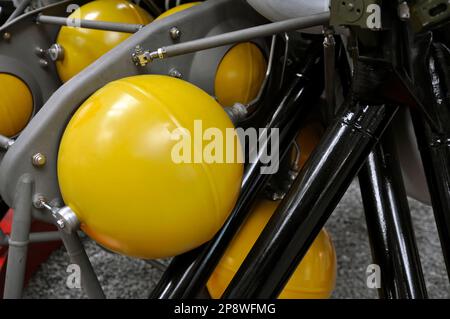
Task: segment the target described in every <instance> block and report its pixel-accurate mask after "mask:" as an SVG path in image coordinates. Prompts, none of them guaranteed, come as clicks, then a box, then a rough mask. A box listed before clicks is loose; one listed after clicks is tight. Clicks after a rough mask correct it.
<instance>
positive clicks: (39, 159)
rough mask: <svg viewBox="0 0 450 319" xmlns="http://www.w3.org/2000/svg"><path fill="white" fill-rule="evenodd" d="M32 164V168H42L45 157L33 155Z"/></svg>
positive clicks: (40, 154)
mask: <svg viewBox="0 0 450 319" xmlns="http://www.w3.org/2000/svg"><path fill="white" fill-rule="evenodd" d="M32 162H33V165H34V166H36V167H42V166H44V165H45V164H46V163H47V157H46V156H45V155H44V154H42V153H37V154H34V155H33V158H32Z"/></svg>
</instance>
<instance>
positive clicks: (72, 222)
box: [55, 206, 80, 234]
mask: <svg viewBox="0 0 450 319" xmlns="http://www.w3.org/2000/svg"><path fill="white" fill-rule="evenodd" d="M55 215H56V216H55V217H56V219H57V221H56V224H57V226H58V227H59V228H60V229H61V230H63V231H64V232H66V233H68V234H71V233H73V232H76V231H77V230H79V229H80V221H79V220H78V218H77V215H75V213H74V211H73V210H72V209H71V208H70V207H67V206H65V207H63V208H61V209H60V210H58V212H57V213H56V214H55Z"/></svg>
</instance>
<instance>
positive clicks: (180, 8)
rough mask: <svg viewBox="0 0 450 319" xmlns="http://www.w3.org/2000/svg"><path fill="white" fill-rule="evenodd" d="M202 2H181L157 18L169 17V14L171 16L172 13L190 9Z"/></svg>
mask: <svg viewBox="0 0 450 319" xmlns="http://www.w3.org/2000/svg"><path fill="white" fill-rule="evenodd" d="M200 3H201V2H200V1H199V2H191V3H185V4H181V5H179V6H176V7H174V8H172V9H169V10H167V11H166V12H164V13H162V14H161V15H160V16H159V17H158V18H156V20H161V19H164V18H167V17H168V16H171V15H173V14H175V13H178V12H181V11H183V10H186V9H189V8H192V7H193V6H196V5H198V4H200ZM156 20H155V21H156Z"/></svg>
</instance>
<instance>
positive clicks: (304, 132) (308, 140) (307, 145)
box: [292, 122, 324, 168]
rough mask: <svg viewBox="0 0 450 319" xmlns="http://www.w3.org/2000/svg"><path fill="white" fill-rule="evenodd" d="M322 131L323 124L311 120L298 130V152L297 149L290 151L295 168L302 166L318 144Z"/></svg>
mask: <svg viewBox="0 0 450 319" xmlns="http://www.w3.org/2000/svg"><path fill="white" fill-rule="evenodd" d="M323 133H324V129H323V126H322V125H321V124H319V123H318V122H311V123H309V124H307V125H306V126H305V127H304V128H303V129H301V130H300V132H299V133H298V135H297V138H296V143H297V146H298V148H299V149H300V154H297V152H298V150H294V151H293V152H292V153H293V158H294V160H293V162H294V166H296V167H297V168H302V167H303V166H304V165H305V163H306V161H307V160H308V158H309V156H310V155H311V153H312V152H313V151H314V149H315V148H316V147H317V145H318V144H319V142H320V139H321V138H322V136H323ZM297 155H298V156H297Z"/></svg>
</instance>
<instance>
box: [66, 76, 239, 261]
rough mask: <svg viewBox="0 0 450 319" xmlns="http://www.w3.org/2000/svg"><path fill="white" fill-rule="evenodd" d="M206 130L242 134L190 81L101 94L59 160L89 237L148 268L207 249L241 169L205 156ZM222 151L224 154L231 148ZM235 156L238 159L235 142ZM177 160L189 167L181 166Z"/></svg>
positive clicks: (110, 88)
mask: <svg viewBox="0 0 450 319" xmlns="http://www.w3.org/2000/svg"><path fill="white" fill-rule="evenodd" d="M200 119H201V123H200V124H199V122H198V121H197V120H200ZM199 125H201V127H200V131H199ZM208 129H212V130H215V131H216V132H218V133H221V134H223V135H225V132H226V131H227V129H228V131H231V132H232V133H234V134H235V131H234V126H233V124H232V122H231V121H230V119H229V118H228V116H227V114H226V113H225V112H224V111H223V109H222V107H221V106H220V105H219V104H218V103H217V102H216V101H215V100H214V99H213V98H212V97H211V96H209V95H208V94H207V93H205V92H204V91H202V90H201V89H199V88H197V87H196V86H194V85H192V84H190V83H188V82H185V81H183V80H179V79H175V78H172V77H168V76H160V75H141V76H133V77H129V78H124V79H121V80H118V81H114V82H111V83H109V84H108V85H106V86H105V87H103V88H102V89H100V90H99V91H97V92H96V93H95V94H93V95H92V96H91V97H90V98H89V99H87V100H86V102H85V103H84V104H83V105H82V106H81V107H80V108H79V110H78V111H77V112H76V113H75V115H74V116H73V118H72V119H71V121H70V122H69V124H68V126H67V128H66V131H65V133H64V135H63V138H62V141H61V145H60V149H59V156H58V179H59V185H60V188H61V193H62V195H63V198H64V201H65V203H66V205H68V206H69V207H70V208H71V209H72V210H73V211H74V212H75V213H76V215H77V217H78V218H79V220H80V222H81V228H82V230H83V231H84V232H86V233H87V234H88V235H89V236H90V237H91V238H93V239H94V240H95V241H97V242H98V243H99V244H101V245H103V246H104V247H106V248H108V249H110V250H112V251H115V252H118V253H122V254H125V255H128V256H133V257H138V258H145V259H154V258H165V257H171V256H175V255H179V254H181V253H184V252H187V251H189V250H191V249H194V248H196V247H198V246H200V245H202V244H203V243H205V242H207V241H209V240H210V239H211V238H212V237H213V236H214V235H215V234H216V232H217V231H218V230H219V229H220V228H221V227H222V225H223V223H224V222H225V220H226V218H227V217H228V215H229V214H230V212H231V210H232V209H233V207H234V205H235V202H236V200H237V197H238V194H239V192H240V186H241V180H242V174H243V165H242V164H239V163H238V162H234V163H229V162H230V161H224V162H220V161H217V162H214V163H211V162H209V161H208V159H207V158H206V157H205V156H202V155H204V154H205V152H206V149H207V147H206V146H207V145H210V144H211V141H206V139H207V138H205V139H204V140H203V141H202V137H203V135H202V134H203V132H205V134H206V130H208ZM175 130H177V131H175ZM182 132H184V133H182ZM181 133H182V134H181ZM177 134H179V136H184V137H186V139H182V140H180V141H178V140H177V138H176V137H179V136H176V135H177ZM235 135H236V134H235ZM189 136H190V137H192V141H191V139H189V138H188V137H189ZM236 136H237V135H236ZM181 141H184V143H186V144H184V145H187V147H186V148H185V149H184V151H181V148H179V147H177V145H178V146H180V145H181V144H180V142H181ZM186 141H187V142H186ZM189 141H191V142H190V143H191V144H190V145H189V143H188V142H189ZM198 141H200V142H198ZM198 145H200V147H198ZM218 145H219V146H217V148H216V152H219V151H222V152H225V147H226V143H223V146H220V143H218ZM222 147H223V148H222ZM233 151H235V152H239V151H240V144H239V141H238V139H237V138H236V142H235V149H234V150H233ZM177 155H180V156H186V158H185V162H182V163H179V164H177V163H178V162H180V159H179V158H177V157H176V156H177ZM189 155H190V156H189ZM189 160H191V161H192V162H189Z"/></svg>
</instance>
